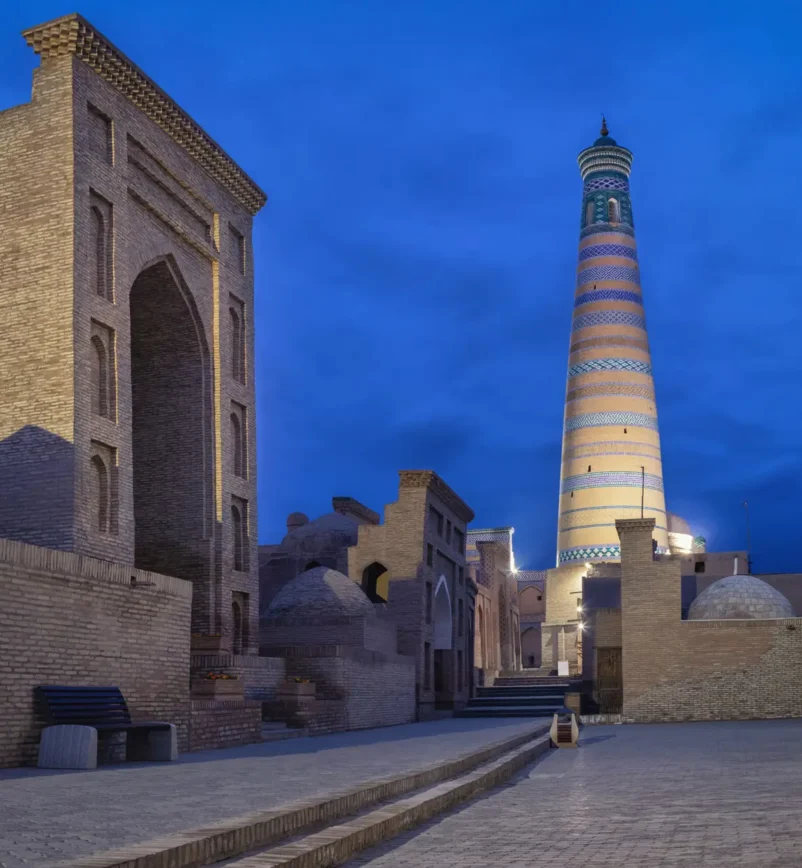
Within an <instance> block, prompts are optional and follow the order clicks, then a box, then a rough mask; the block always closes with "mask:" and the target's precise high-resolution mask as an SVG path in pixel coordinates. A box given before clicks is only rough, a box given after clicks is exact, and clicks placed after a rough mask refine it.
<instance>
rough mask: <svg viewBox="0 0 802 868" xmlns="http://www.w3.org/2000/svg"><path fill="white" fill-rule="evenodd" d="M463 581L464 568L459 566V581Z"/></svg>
mask: <svg viewBox="0 0 802 868" xmlns="http://www.w3.org/2000/svg"><path fill="white" fill-rule="evenodd" d="M464 581H465V570H464V569H463V568H462V567H460V568H459V583H460V584H462V583H463V582H464Z"/></svg>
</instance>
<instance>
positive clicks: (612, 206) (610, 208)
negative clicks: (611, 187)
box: [607, 199, 621, 223]
mask: <svg viewBox="0 0 802 868" xmlns="http://www.w3.org/2000/svg"><path fill="white" fill-rule="evenodd" d="M607 221H608V222H609V223H620V222H621V209H620V208H619V205H618V199H608V200H607Z"/></svg>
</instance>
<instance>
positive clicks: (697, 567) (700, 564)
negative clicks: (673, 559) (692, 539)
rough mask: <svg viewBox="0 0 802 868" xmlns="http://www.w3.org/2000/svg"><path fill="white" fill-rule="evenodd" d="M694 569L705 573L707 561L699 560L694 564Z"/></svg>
mask: <svg viewBox="0 0 802 868" xmlns="http://www.w3.org/2000/svg"><path fill="white" fill-rule="evenodd" d="M693 569H694V572H697V573H703V572H704V571H705V562H704V561H697V562H696V563H695V564H694V567H693Z"/></svg>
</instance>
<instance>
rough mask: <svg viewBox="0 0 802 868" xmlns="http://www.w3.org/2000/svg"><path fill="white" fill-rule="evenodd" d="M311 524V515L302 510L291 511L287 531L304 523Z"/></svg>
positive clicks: (289, 531)
mask: <svg viewBox="0 0 802 868" xmlns="http://www.w3.org/2000/svg"><path fill="white" fill-rule="evenodd" d="M305 524H309V516H308V515H304V513H302V512H291V513H290V514H289V515H288V516H287V532H288V533H291V532H292V531H294V530H296V529H297V528H299V527H303V525H305Z"/></svg>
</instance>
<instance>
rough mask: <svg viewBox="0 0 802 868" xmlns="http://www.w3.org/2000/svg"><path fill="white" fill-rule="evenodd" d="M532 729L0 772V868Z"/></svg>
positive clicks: (335, 738)
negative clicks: (94, 767) (169, 760)
mask: <svg viewBox="0 0 802 868" xmlns="http://www.w3.org/2000/svg"><path fill="white" fill-rule="evenodd" d="M535 723H536V721H533V720H521V719H520V718H518V719H503V720H490V721H486V720H476V719H470V718H466V719H446V720H439V721H432V722H429V723H416V724H409V725H406V726H393V727H387V728H383V729H372V730H362V731H360V732H347V733H340V734H336V735H327V736H318V737H315V738H300V739H293V740H291V741H283V742H270V743H265V744H258V745H248V746H247V747H240V748H232V749H230V750H221V751H203V752H198V753H191V754H182V755H181V756H180V757H179V760H178V761H177V762H174V763H133V764H125V765H112V766H105V767H101V768H100V769H98V770H96V771H67V772H64V771H46V770H38V769H8V770H0V868H28V866H32V865H33V866H45V865H47V864H48V863H51V862H54V861H59V860H61V859H66V858H75V857H78V856H84V855H89V854H92V853H96V852H98V851H102V850H108V849H110V848H112V847H119V846H121V845H123V844H133V843H138V842H142V841H148V840H151V839H153V838H156V837H159V836H160V835H163V834H167V833H170V832H180V831H183V830H187V829H195V828H198V827H201V826H203V825H205V824H207V823H212V822H216V821H222V820H227V819H230V818H234V817H238V816H241V815H244V814H248V813H250V812H252V811H258V810H261V809H268V808H275V807H278V806H279V805H284V804H286V803H289V802H293V801H296V800H298V799H304V798H308V797H310V796H313V795H322V794H324V793H328V792H331V791H333V790H338V789H342V788H343V787H349V786H352V785H355V784H358V783H360V782H362V781H369V780H372V779H374V778H380V777H384V776H387V775H391V774H396V773H401V772H404V771H412V770H414V769H418V768H422V767H426V766H427V765H429V764H432V763H435V762H438V761H443V760H447V759H451V758H454V757H457V756H459V755H461V754H463V753H466V752H468V751H470V750H472V749H474V748H479V747H482V746H483V745H488V744H492V743H494V742H497V741H501V740H503V739H505V738H512V737H513V736H514V735H516V734H517V733H519V732H524V731H526V730H527V729H531V728H532V726H533V725H534V724H535Z"/></svg>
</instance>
